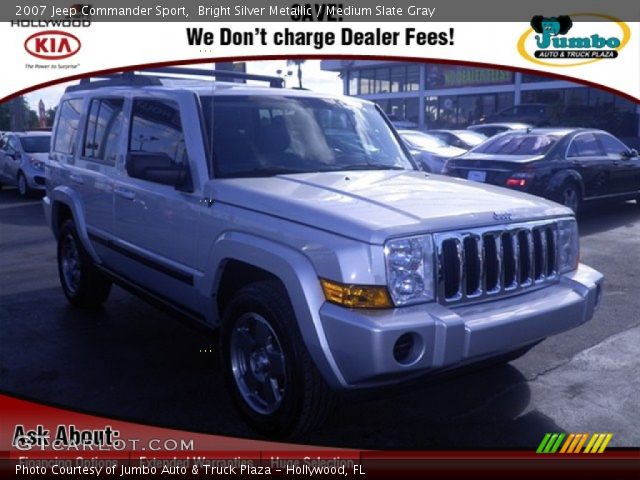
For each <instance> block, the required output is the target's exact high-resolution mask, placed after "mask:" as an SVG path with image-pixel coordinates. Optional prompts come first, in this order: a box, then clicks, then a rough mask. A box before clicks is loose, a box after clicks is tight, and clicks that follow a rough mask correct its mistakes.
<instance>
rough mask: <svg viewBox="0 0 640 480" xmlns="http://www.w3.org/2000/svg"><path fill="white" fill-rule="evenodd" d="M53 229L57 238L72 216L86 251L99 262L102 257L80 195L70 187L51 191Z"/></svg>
mask: <svg viewBox="0 0 640 480" xmlns="http://www.w3.org/2000/svg"><path fill="white" fill-rule="evenodd" d="M50 197H51V225H50V227H51V230H52V231H53V234H54V236H55V237H56V238H58V235H59V233H60V227H61V226H62V224H63V222H64V221H65V220H66V219H67V218H71V220H73V223H74V224H75V227H76V232H77V233H78V237H79V238H80V241H81V242H82V246H83V247H84V249H85V251H86V252H87V253H89V255H90V256H91V259H92V260H93V261H94V262H96V263H99V261H100V259H99V257H98V255H97V254H96V252H95V250H94V248H93V245H92V244H91V241H90V240H89V235H88V232H87V225H86V221H85V218H84V214H83V210H82V201H81V199H80V196H79V195H78V194H77V193H76V192H75V191H73V190H72V189H70V188H68V187H57V188H56V189H54V190H53V192H51V195H50Z"/></svg>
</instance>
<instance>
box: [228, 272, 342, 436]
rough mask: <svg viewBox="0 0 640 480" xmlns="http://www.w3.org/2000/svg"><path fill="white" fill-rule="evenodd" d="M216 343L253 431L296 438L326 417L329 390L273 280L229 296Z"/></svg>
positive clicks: (237, 401)
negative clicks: (231, 296)
mask: <svg viewBox="0 0 640 480" xmlns="http://www.w3.org/2000/svg"><path fill="white" fill-rule="evenodd" d="M220 342H221V345H220V352H221V364H222V368H223V373H224V376H225V379H226V381H227V385H228V387H229V390H230V392H231V395H232V397H233V399H234V403H235V405H236V407H237V408H238V410H239V412H240V414H241V415H242V417H243V418H244V419H245V421H246V422H247V423H248V424H249V425H250V426H251V427H252V428H253V429H254V430H256V431H258V432H260V433H262V434H264V435H267V436H274V437H296V436H299V435H300V434H302V433H304V432H306V431H308V430H310V429H312V428H314V427H315V426H317V425H319V424H320V423H321V422H322V421H323V420H324V419H325V418H326V416H327V414H328V412H329V410H330V408H331V405H332V401H331V400H332V397H333V393H332V392H331V390H330V389H329V387H328V386H327V385H326V383H325V381H324V379H323V378H322V377H321V375H320V373H319V372H318V371H317V369H316V367H315V365H314V363H313V361H312V359H311V358H310V356H309V353H308V352H307V350H306V347H305V345H304V342H303V340H302V336H301V334H300V332H299V329H298V325H297V323H296V318H295V315H294V312H293V309H292V307H291V304H290V303H289V300H288V297H287V293H286V291H285V290H284V288H283V287H282V285H281V284H280V283H279V282H278V281H276V280H266V281H261V282H256V283H253V284H249V285H247V286H245V287H243V288H241V289H240V290H239V291H238V292H237V293H236V294H235V295H234V296H233V298H232V299H231V300H230V302H229V305H228V306H227V308H226V309H225V313H224V318H223V324H222V330H221V335H220Z"/></svg>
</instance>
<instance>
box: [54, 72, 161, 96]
mask: <svg viewBox="0 0 640 480" xmlns="http://www.w3.org/2000/svg"><path fill="white" fill-rule="evenodd" d="M94 79H101V80H94ZM159 85H162V82H160V79H159V78H157V77H154V76H150V75H136V74H134V72H122V73H103V74H96V75H92V76H90V77H85V78H82V79H80V83H78V84H77V85H71V86H69V87H67V88H66V89H65V91H66V92H78V91H83V90H96V89H98V88H104V87H148V86H159Z"/></svg>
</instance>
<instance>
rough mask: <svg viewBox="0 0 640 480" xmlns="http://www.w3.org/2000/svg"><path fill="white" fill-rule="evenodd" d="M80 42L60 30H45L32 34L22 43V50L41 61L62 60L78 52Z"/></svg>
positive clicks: (73, 36)
mask: <svg viewBox="0 0 640 480" xmlns="http://www.w3.org/2000/svg"><path fill="white" fill-rule="evenodd" d="M80 46H81V43H80V40H79V39H78V37H76V36H75V35H72V34H71V33H68V32H63V31H61V30H45V31H43V32H38V33H34V34H33V35H31V36H30V37H29V38H27V39H26V40H25V42H24V49H25V50H26V51H27V52H29V54H30V55H33V56H34V57H37V58H42V59H43V60H62V59H63V58H69V57H70V56H72V55H75V54H76V53H78V51H79V50H80Z"/></svg>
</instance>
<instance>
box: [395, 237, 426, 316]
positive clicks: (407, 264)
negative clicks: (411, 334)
mask: <svg viewBox="0 0 640 480" xmlns="http://www.w3.org/2000/svg"><path fill="white" fill-rule="evenodd" d="M384 256H385V261H386V266H387V287H388V288H389V293H390V294H391V298H392V299H393V303H394V304H395V305H396V306H401V305H412V304H415V303H423V302H428V301H430V300H433V298H434V287H433V283H434V282H433V239H432V238H431V236H430V235H423V236H419V237H408V238H400V239H395V240H389V241H388V242H387V243H385V246H384Z"/></svg>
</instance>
